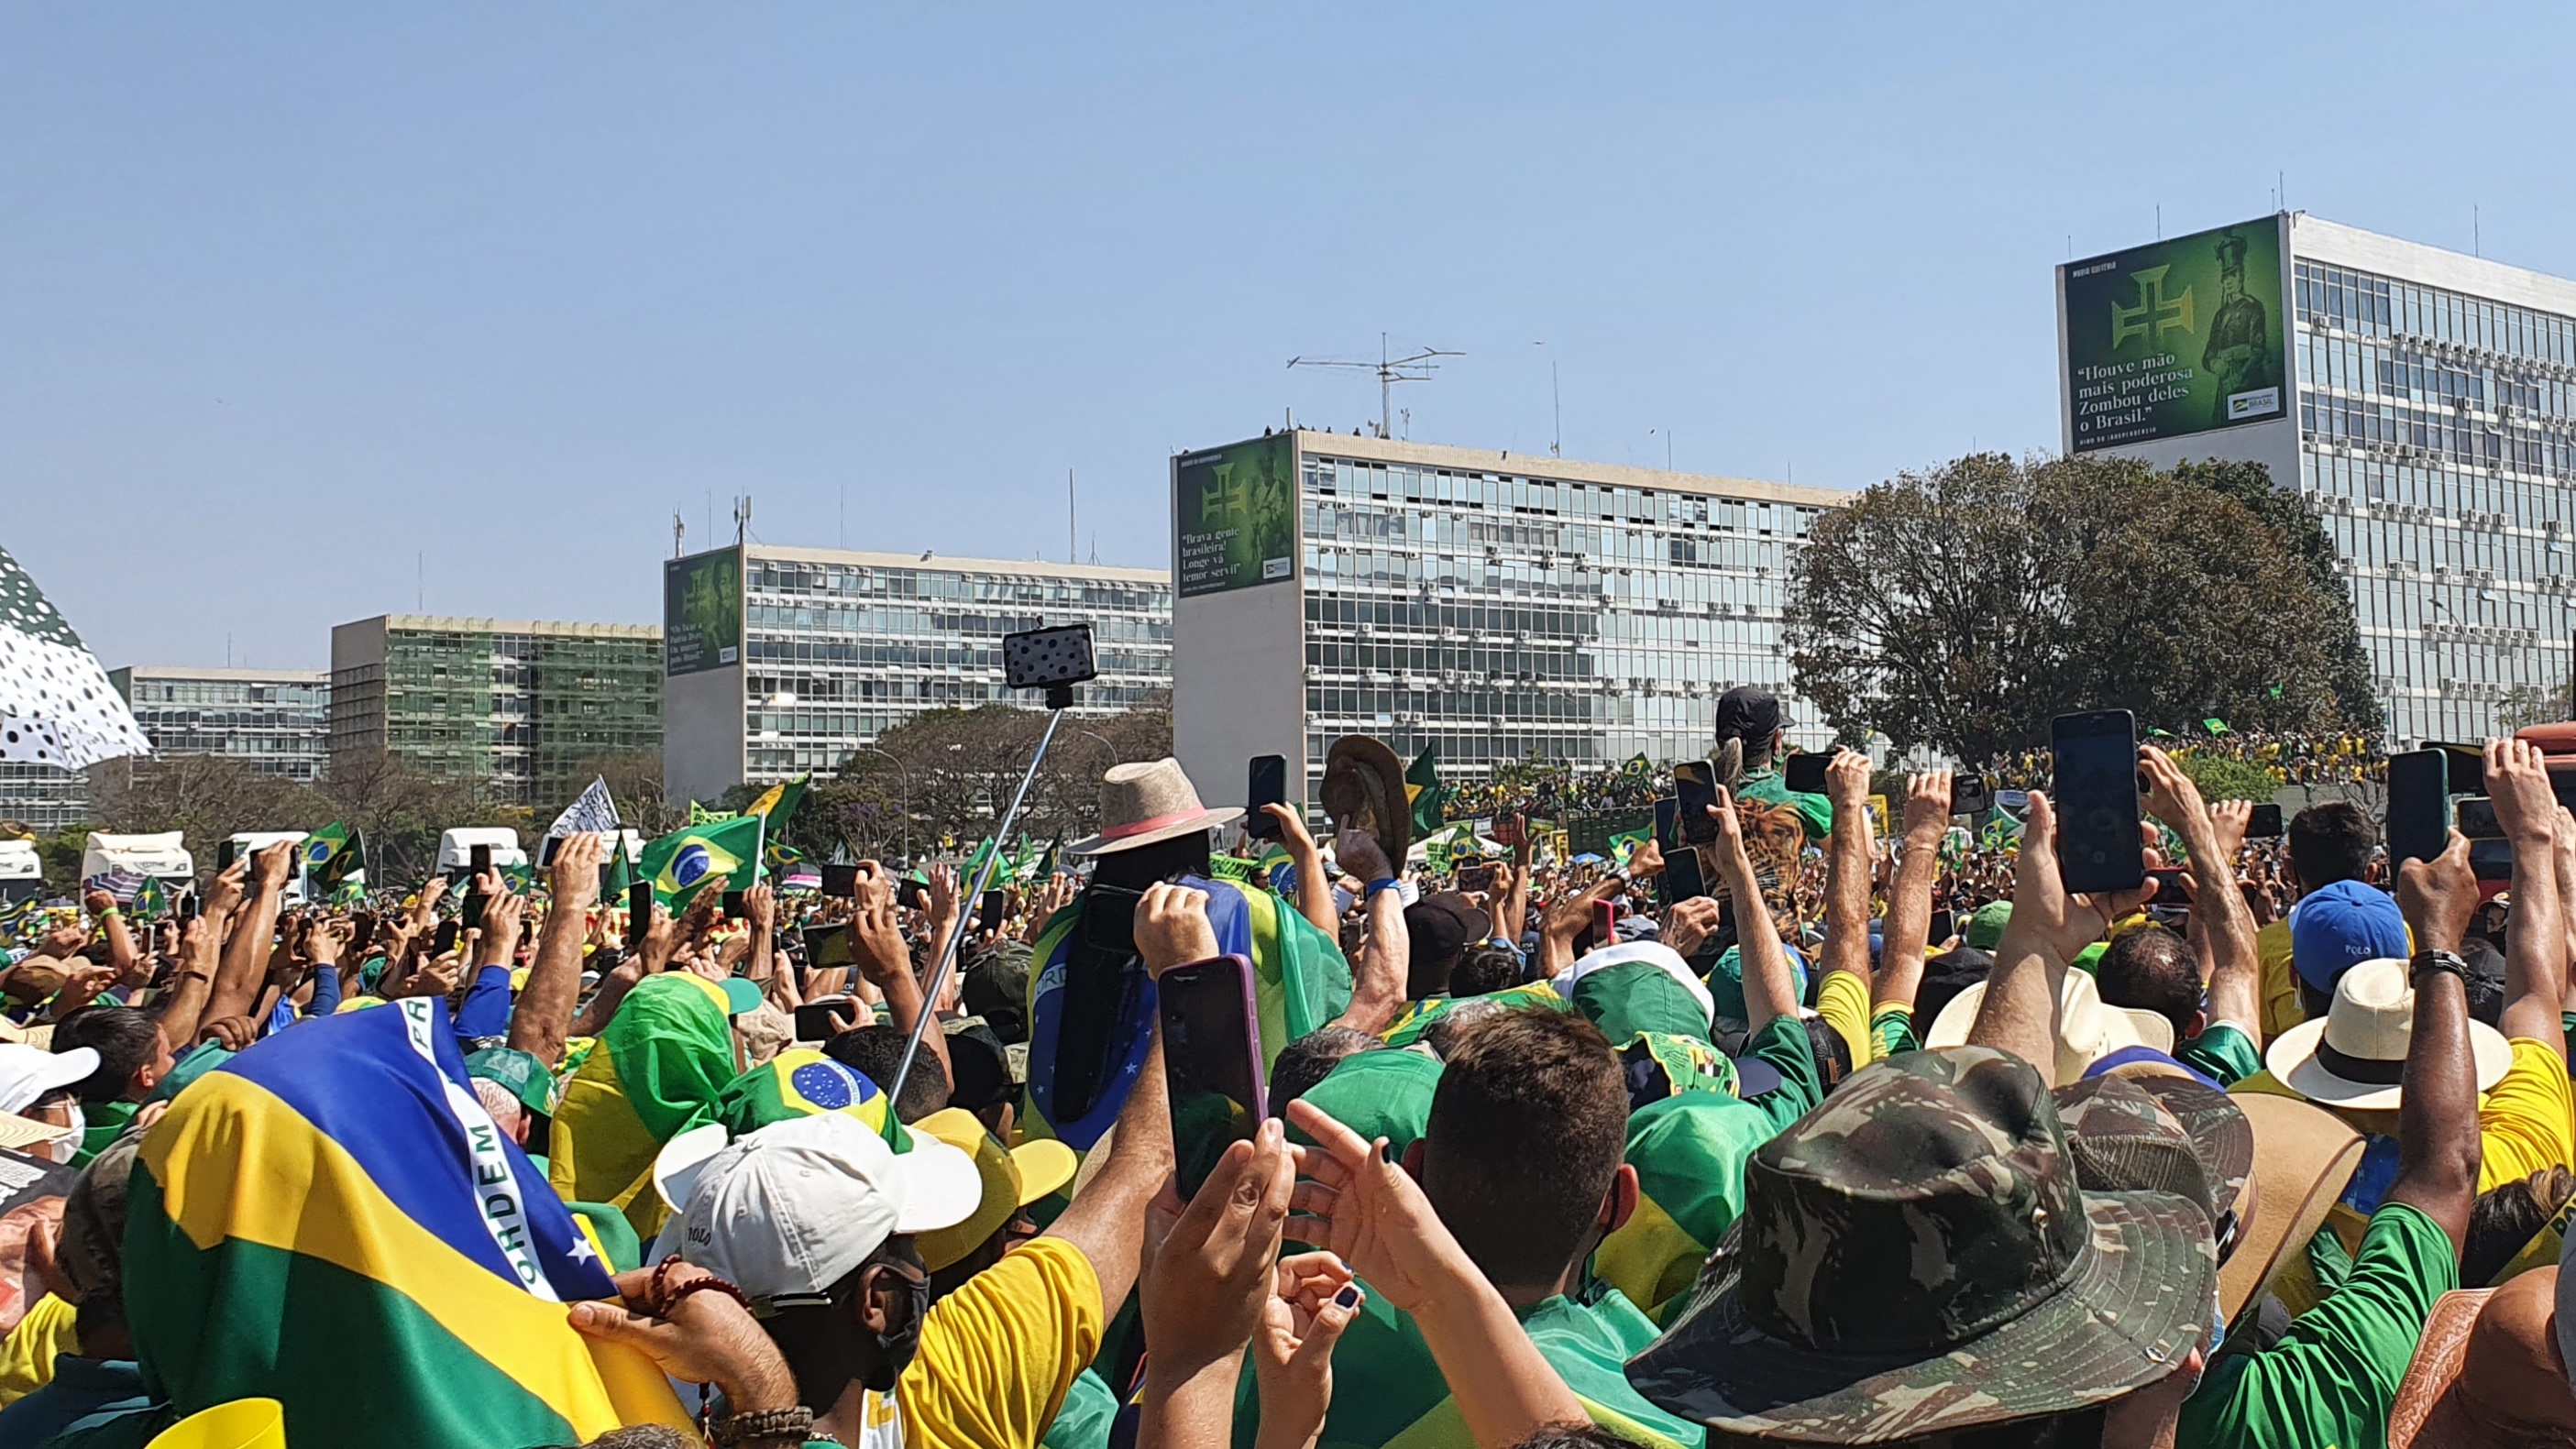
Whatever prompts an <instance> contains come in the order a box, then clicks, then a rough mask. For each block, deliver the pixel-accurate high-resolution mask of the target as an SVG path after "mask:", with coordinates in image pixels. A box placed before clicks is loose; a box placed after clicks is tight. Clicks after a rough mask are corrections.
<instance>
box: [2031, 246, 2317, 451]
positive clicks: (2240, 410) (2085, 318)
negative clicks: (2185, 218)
mask: <svg viewBox="0 0 2576 1449" xmlns="http://www.w3.org/2000/svg"><path fill="white" fill-rule="evenodd" d="M2058 287H2059V293H2060V296H2061V299H2062V300H2061V306H2062V308H2063V315H2064V318H2065V324H2066V396H2067V399H2068V405H2069V407H2070V409H2071V413H2072V417H2071V426H2070V428H2069V430H2068V442H2069V443H2070V444H2071V445H2072V448H2073V451H2075V452H2078V453H2083V452H2089V451H2091V450H2093V449H2095V448H2108V447H2113V446H2116V445H2118V444H2122V443H2143V442H2149V441H2152V440H2154V439H2157V438H2182V437H2189V436H2190V435H2192V434H2194V433H2206V432H2210V431H2213V430H2215V429H2218V428H2232V427H2236V426H2239V425H2241V424H2246V423H2264V422H2271V421H2273V420H2275V419H2277V418H2282V417H2285V416H2287V415H2288V408H2289V396H2290V394H2289V388H2288V386H2287V382H2288V376H2289V340H2288V335H2287V331H2286V325H2287V319H2286V317H2285V315H2284V313H2283V312H2282V309H2281V222H2280V219H2279V218H2278V217H2270V216H2266V217H2261V218H2258V219H2256V220H2253V221H2249V222H2245V223H2243V224H2242V225H2238V226H2225V227H2220V228H2218V229H2217V230H2215V231H2204V232H2198V233H2195V234H2194V235H2191V236H2186V237H2177V238H2175V239H2174V240H2172V241H2162V242H2157V243H2155V244H2153V245H2151V246H2143V247H2132V248H2130V249H2129V250H2128V251H2125V252H2113V253H2112V254H2110V255H2109V256H2104V257H2095V258H2093V259H2092V260H2090V261H2082V262H2069V263H2067V264H2066V265H2065V266H2062V267H2060V268H2058Z"/></svg>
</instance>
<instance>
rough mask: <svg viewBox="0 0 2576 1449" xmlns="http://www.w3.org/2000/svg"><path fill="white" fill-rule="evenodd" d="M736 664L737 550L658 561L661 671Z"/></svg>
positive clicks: (739, 574) (738, 641)
mask: <svg viewBox="0 0 2576 1449" xmlns="http://www.w3.org/2000/svg"><path fill="white" fill-rule="evenodd" d="M741 662H742V551H741V550H740V549H732V548H720V549H717V550H716V551H714V552H713V553H702V554H698V555H696V556H694V557H691V558H675V559H673V560H671V561H670V562H669V563H666V564H664V565H662V672H663V673H664V674H666V675H680V674H695V673H697V672H698V671H700V670H702V669H724V668H728V667H730V666H732V665H735V664H739V663H741Z"/></svg>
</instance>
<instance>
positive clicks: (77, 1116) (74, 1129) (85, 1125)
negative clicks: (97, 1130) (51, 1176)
mask: <svg viewBox="0 0 2576 1449" xmlns="http://www.w3.org/2000/svg"><path fill="white" fill-rule="evenodd" d="M66 1106H67V1107H68V1109H69V1111H70V1112H71V1118H72V1126H71V1135H70V1136H68V1137H62V1138H57V1139H56V1140H54V1141H52V1142H48V1143H46V1144H45V1156H46V1157H48V1158H50V1159H52V1160H53V1161H55V1162H60V1163H66V1164H68V1163H69V1162H70V1161H71V1160H72V1157H73V1155H74V1154H76V1153H78V1152H79V1151H80V1145H81V1138H82V1136H83V1135H84V1134H85V1133H86V1132H87V1131H88V1130H89V1116H88V1114H86V1113H84V1112H82V1111H81V1104H80V1103H78V1102H72V1103H67V1104H66Z"/></svg>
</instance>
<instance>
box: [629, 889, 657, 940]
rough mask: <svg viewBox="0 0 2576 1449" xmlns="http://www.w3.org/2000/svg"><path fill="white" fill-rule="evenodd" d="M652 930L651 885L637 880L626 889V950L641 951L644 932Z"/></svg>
mask: <svg viewBox="0 0 2576 1449" xmlns="http://www.w3.org/2000/svg"><path fill="white" fill-rule="evenodd" d="M652 929H653V883H652V882H651V881H649V880H639V881H637V882H635V883H634V884H633V885H631V886H628V887H627V888H626V949H627V950H629V951H634V950H638V949H641V948H642V946H643V945H644V934H645V932H647V931H650V930H652Z"/></svg>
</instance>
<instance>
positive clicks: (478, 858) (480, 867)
mask: <svg viewBox="0 0 2576 1449" xmlns="http://www.w3.org/2000/svg"><path fill="white" fill-rule="evenodd" d="M466 859H467V860H468V861H469V862H470V863H469V864H468V865H467V866H466V869H467V870H470V871H472V872H474V873H475V874H476V875H481V874H482V873H483V872H485V871H487V870H490V869H491V868H492V847H490V846H488V845H478V846H475V847H474V849H473V851H472V852H471V853H470V854H469V855H468V856H467V857H466Z"/></svg>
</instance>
